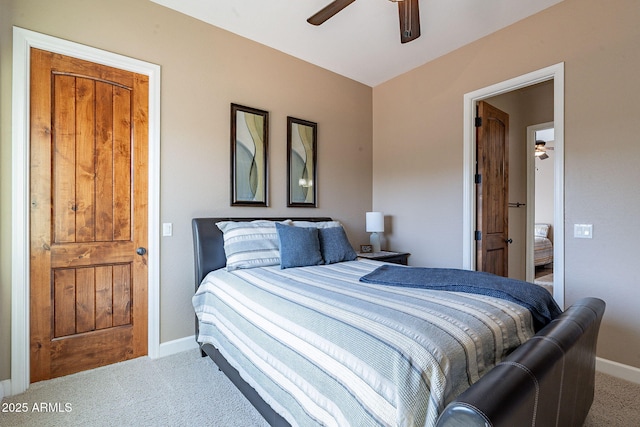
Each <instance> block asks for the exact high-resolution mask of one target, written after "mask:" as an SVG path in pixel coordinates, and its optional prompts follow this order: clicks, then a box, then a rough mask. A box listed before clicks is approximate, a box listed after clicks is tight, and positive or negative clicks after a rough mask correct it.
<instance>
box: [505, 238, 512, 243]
mask: <svg viewBox="0 0 640 427" xmlns="http://www.w3.org/2000/svg"><path fill="white" fill-rule="evenodd" d="M505 243H508V244H512V243H513V239H507V240H505Z"/></svg>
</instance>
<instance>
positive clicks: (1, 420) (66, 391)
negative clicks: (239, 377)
mask: <svg viewBox="0 0 640 427" xmlns="http://www.w3.org/2000/svg"><path fill="white" fill-rule="evenodd" d="M639 399H640V384H633V383H629V382H627V381H624V380H620V379H617V378H614V377H611V376H608V375H605V374H600V373H597V374H596V396H595V401H594V404H593V406H592V409H591V412H590V414H589V416H588V418H587V421H586V423H585V427H630V426H640V408H638V406H637V402H638V400H639ZM17 406H19V407H21V408H22V407H26V408H27V412H26V413H15V412H14V413H8V412H3V411H0V426H3V427H8V426H28V427H32V426H33V427H36V426H47V427H56V426H65V427H71V426H91V427H93V426H136V427H144V426H192V425H193V426H215V427H217V426H220V427H234V426H238V427H250V426H262V427H264V426H267V423H266V422H265V421H264V419H263V418H262V417H261V416H260V414H259V413H258V412H257V411H256V410H255V409H254V408H253V407H252V406H251V405H250V404H249V403H248V402H247V401H246V399H245V398H244V396H242V395H241V394H240V392H239V391H238V390H237V389H236V388H235V387H234V386H233V385H232V384H231V382H230V381H229V380H228V379H227V378H226V377H225V376H224V374H222V373H221V372H220V371H218V369H217V368H216V367H215V365H214V364H213V362H212V361H211V360H210V359H209V358H201V357H200V353H199V352H198V351H197V350H193V351H187V352H184V353H180V354H176V355H173V356H169V357H165V358H162V359H156V360H151V359H149V358H147V357H142V358H139V359H135V360H130V361H127V362H123V363H118V364H115V365H111V366H106V367H104V368H99V369H94V370H92V371H87V372H81V373H78V374H74V375H69V376H66V377H62V378H56V379H53V380H50V381H42V382H39V383H35V384H32V385H31V387H30V388H29V390H28V391H27V392H26V393H24V394H21V395H18V396H13V397H9V398H5V399H4V400H3V401H2V409H3V410H4V409H6V410H9V409H11V408H13V409H15V408H16V407H17ZM34 408H37V409H43V408H46V410H52V411H54V412H38V411H37V410H35V409H34Z"/></svg>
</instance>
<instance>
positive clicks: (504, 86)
mask: <svg viewBox="0 0 640 427" xmlns="http://www.w3.org/2000/svg"><path fill="white" fill-rule="evenodd" d="M548 80H553V83H554V85H553V122H554V127H555V137H556V140H555V144H556V145H555V151H554V155H555V156H557V157H556V160H555V165H554V169H555V181H554V229H555V230H556V231H555V233H554V248H553V257H554V263H553V266H554V276H553V297H554V299H555V300H556V302H557V303H558V305H559V306H560V307H564V62H560V63H558V64H555V65H551V66H549V67H546V68H542V69H540V70H536V71H533V72H531V73H527V74H524V75H521V76H518V77H515V78H512V79H509V80H505V81H503V82H500V83H496V84H494V85H491V86H487V87H485V88H482V89H478V90H475V91H473V92H469V93H466V94H465V95H464V108H463V110H464V112H463V201H462V212H463V213H462V217H463V218H462V229H463V232H462V240H463V242H462V268H464V269H467V270H475V269H476V260H475V240H474V234H475V233H474V232H475V212H476V200H475V191H474V187H475V183H474V174H475V163H476V158H475V156H476V154H475V145H476V135H475V113H476V109H475V106H476V103H477V102H478V101H481V100H484V99H487V98H491V97H493V96H496V95H500V94H503V93H506V92H511V91H514V90H518V89H522V88H524V87H527V86H532V85H534V84H537V83H542V82H545V81H548ZM556 236H557V237H556ZM556 270H557V271H556Z"/></svg>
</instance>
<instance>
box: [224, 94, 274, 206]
mask: <svg viewBox="0 0 640 427" xmlns="http://www.w3.org/2000/svg"><path fill="white" fill-rule="evenodd" d="M268 137H269V113H268V112H267V111H263V110H258V109H256V108H251V107H244V106H242V105H238V104H231V206H267V147H268Z"/></svg>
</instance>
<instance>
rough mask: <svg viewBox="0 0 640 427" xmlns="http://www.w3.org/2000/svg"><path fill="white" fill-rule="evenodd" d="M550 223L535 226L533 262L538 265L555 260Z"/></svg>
mask: <svg viewBox="0 0 640 427" xmlns="http://www.w3.org/2000/svg"><path fill="white" fill-rule="evenodd" d="M550 230H551V225H550V224H536V225H535V228H534V243H533V264H534V265H535V266H536V267H539V266H543V265H547V264H551V263H552V262H553V243H552V242H551V239H549V232H550Z"/></svg>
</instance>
